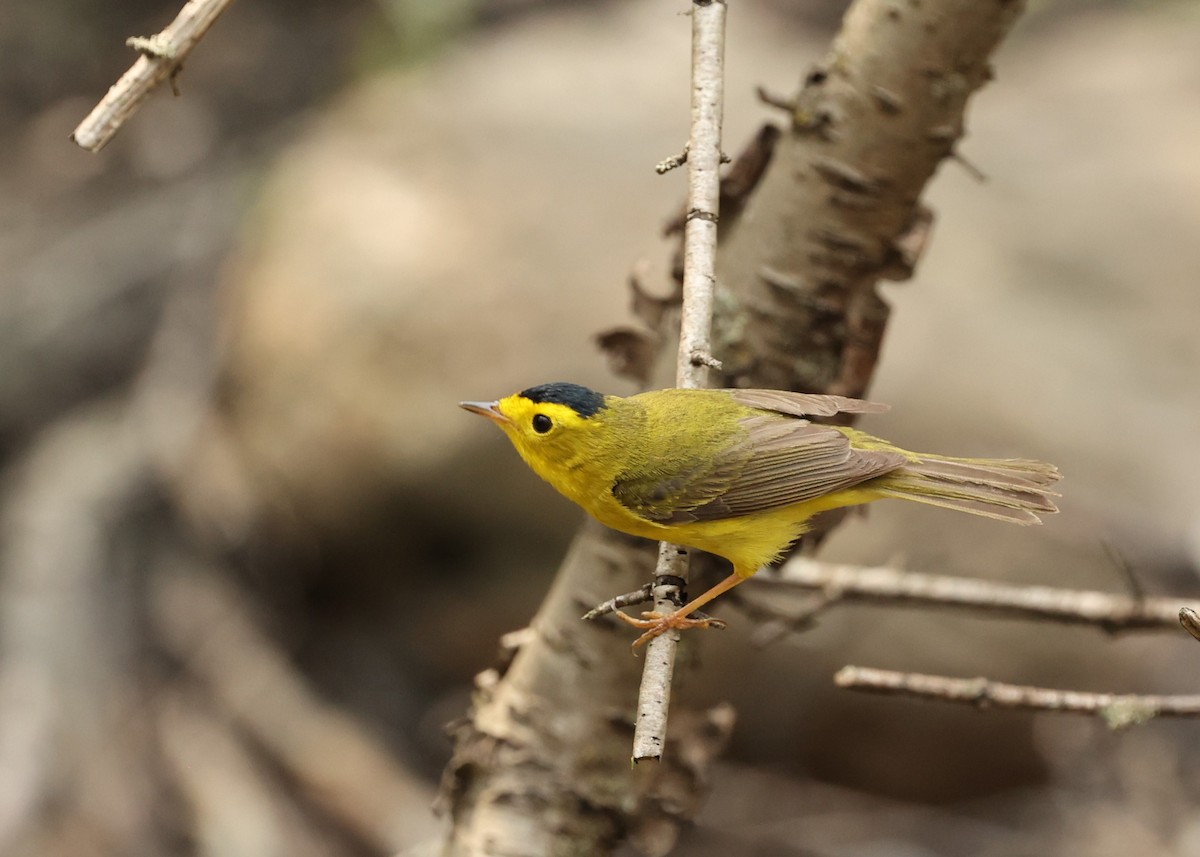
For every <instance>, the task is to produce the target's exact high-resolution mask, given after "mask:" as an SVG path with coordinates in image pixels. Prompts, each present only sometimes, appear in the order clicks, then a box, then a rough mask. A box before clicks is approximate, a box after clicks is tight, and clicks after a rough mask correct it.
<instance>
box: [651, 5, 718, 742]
mask: <svg viewBox="0 0 1200 857" xmlns="http://www.w3.org/2000/svg"><path fill="white" fill-rule="evenodd" d="M724 90H725V3H724V0H693V3H692V128H691V136H690V137H689V139H688V145H687V149H686V150H685V151H686V152H687V168H688V203H687V215H686V223H685V226H684V242H683V312H682V318H681V320H680V332H679V357H678V363H677V364H676V370H675V383H676V385H677V386H679V387H688V388H696V387H706V386H708V370H709V367H710V366H712V365H713V363H714V362H715V358H714V357H713V355H712V314H713V286H714V285H715V283H716V266H717V216H718V213H719V209H720V195H721V176H720V166H721V121H722V113H723V110H724V97H725V96H724ZM687 579H688V557H687V552H686V551H685V550H682V549H680V548H678V547H676V546H674V545H669V544H666V543H664V544H663V545H662V546H661V547H660V549H659V557H658V566H657V567H656V568H655V570H654V588H653V592H654V609H655V610H656V611H658V612H659V613H664V614H665V613H670V612H672V611H673V610H676V609H678V608H679V606H681V605H682V603H683V589H684V587H685V586H686V585H687ZM681 584H682V585H681ZM678 641H679V632H678V631H671V632H669V633H666V634H661V635H660V636H658V637H655V638H654V639H653V640H651V641H650V642H649V644H648V645H647V646H646V666H645V668H644V669H643V671H642V683H641V688H640V690H639V691H638V706H637V722H636V725H635V728H634V735H633V761H634V762H638V761H641V760H643V759H659V758H661V757H662V748H663V743H664V742H665V740H666V734H667V711H668V708H669V707H670V703H671V676H672V675H673V674H674V671H675V647H676V644H677V643H678Z"/></svg>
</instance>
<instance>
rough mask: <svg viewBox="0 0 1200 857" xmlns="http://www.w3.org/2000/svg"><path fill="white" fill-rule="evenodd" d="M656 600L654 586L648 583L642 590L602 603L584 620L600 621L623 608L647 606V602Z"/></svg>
mask: <svg viewBox="0 0 1200 857" xmlns="http://www.w3.org/2000/svg"><path fill="white" fill-rule="evenodd" d="M653 600H654V584H653V583H647V584H646V585H645V586H643V587H642V588H641V589H635V590H634V591H633V592H626V593H625V594H624V595H618V596H616V597H614V598H610V599H608V600H607V601H604V602H601V603H600V604H597V605H596V606H595V607H593V608H592V609H591V610H589V611H588V612H586V613H584V614H583V618H584V619H587V620H588V621H591V620H593V619H599V618H600V617H601V616H607V615H608V614H609V613H612V612H614V611H617V610H620V609H621V608H622V607H633V606H634V605H637V604H645V603H646V602H647V601H653Z"/></svg>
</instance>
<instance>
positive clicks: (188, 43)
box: [71, 0, 233, 152]
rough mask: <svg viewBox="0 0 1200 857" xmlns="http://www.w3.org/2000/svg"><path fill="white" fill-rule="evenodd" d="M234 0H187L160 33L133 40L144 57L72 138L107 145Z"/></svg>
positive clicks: (95, 147)
mask: <svg viewBox="0 0 1200 857" xmlns="http://www.w3.org/2000/svg"><path fill="white" fill-rule="evenodd" d="M232 2H233V0H188V3H187V4H185V5H184V7H183V8H182V9H180V10H179V14H178V15H177V16H176V17H175V20H174V21H172V22H171V23H170V24H168V25H167V26H166V27H165V28H164V29H163V30H162V32H160V33H156V34H154V35H153V36H149V37H141V36H135V37H133V38H130V39H129V40H128V41H127V42H126V44H128V45H129V46H130V47H131V48H133V49H134V50H136V51H138V52H139V53H140V54H141V56H140V57H138V59H137V62H135V63H134V64H133V65H132V66H130V68H129V70H128V71H127V72H125V74H123V75H121V77H120V79H119V80H118V81H117V82H116V83H114V84H113V85H112V87H111V88H110V89H109V90H108V92H107V93H106V94H105V96H104V97H103V98H102V99H100V103H99V104H97V105H96V106H95V107H94V108H92V112H91V113H89V114H88V115H87V117H86V118H85V119H84V120H83V121H82V122H80V123H79V125H78V127H76V128H75V131H74V133H72V134H71V139H72V140H74V141H75V142H76V143H77V144H79V145H80V146H81V147H83V148H84V149H87V150H88V151H90V152H98V151H100V150H101V149H102V148H104V146H105V144H107V143H108V141H109V140H111V139H112V138H113V136H114V135H115V134H116V133H117V131H119V130H120V129H121V126H122V125H124V124H125V121H126V120H127V119H129V117H130V116H132V115H133V114H134V113H136V112H137V109H138V107H139V106H140V105H141V103H142V101H143V100H144V99H145V98H146V96H147V95H149V94H150V92H151V91H152V90H153V89H154V88H155V87H156V86H158V85H159V84H160V83H162V82H163V81H164V80H167V79H168V78H171V79H174V77H175V75H176V74H178V73H179V71H180V69H182V68H183V61H184V60H185V59H187V56H188V54H189V53H191V51H192V48H194V47H195V46H196V45H197V44H198V43H199V41H200V40H201V39H202V38H204V34H205V33H207V32H208V28H209V27H211V26H212V25H213V23H214V22H215V21H216V20H217V18H218V17H220V15H221V13H222V12H224V11H225V10H226V9H227V8H228V7H229V5H230V4H231V3H232Z"/></svg>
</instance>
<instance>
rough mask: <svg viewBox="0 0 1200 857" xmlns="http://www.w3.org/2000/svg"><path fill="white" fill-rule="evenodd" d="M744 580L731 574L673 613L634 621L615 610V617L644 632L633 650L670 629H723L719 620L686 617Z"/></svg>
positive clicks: (634, 642)
mask: <svg viewBox="0 0 1200 857" xmlns="http://www.w3.org/2000/svg"><path fill="white" fill-rule="evenodd" d="M746 579H747V578H745V577H742V575H740V574H737V573H734V574H731V575H729V577H727V578H725V579H724V580H722V581H721V582H720V583H718V584H717V585H716V586H714V587H713V588H712V589H709V590H708V591H707V592H705V593H703V594H702V595H699V596H697V597H696V598H693V599H692V600H691V601H689V602H688V603H687V604H685V605H683V606H682V607H680V608H679V609H678V610H676V611H675V612H673V613H666V614H663V613H659V612H658V611H657V610H655V611H651V612H648V613H643V614H642V618H641V619H634V618H633V617H632V616H630V615H629V614H627V613H623V612H622V611H620V610H617V611H616V615H617V616H618V617H619V618H621V619H623V620H624V621H625V622H628V623H629V624H630V625H632V626H633V627H635V628H641V629H643V630H645V632H646V633H644V634H642V636H640V637H638V638H637V639H636V640H634V641H633V648H635V649H636V648H638V647H639V646H642V645H645V644H646V643H648V642H649V641H650V640H653V639H654V638H655V637H657V636H658V635H659V634H663V633H666V632H667V631H669V630H671V629H672V628H678V629H679V630H681V631H682V630H683V629H685V628H724V627H725V623H724V622H722V621H721V620H720V619H712V618H704V619H689V618H688V615H689V614H691V613H694V612H695V611H696V610H697V609H698V608H700V607H703V606H704V605H705V604H707V603H708V602H710V601H712V600H713V599H714V598H716V597H717V596H718V595H722V594H724V593H726V592H728V591H729V590H731V589H733V587H735V586H737V585H738V584H739V583H741V582H742V581H743V580H746Z"/></svg>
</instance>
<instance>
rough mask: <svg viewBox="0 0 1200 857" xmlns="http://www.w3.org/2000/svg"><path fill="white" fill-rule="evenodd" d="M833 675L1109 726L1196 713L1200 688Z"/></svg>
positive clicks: (844, 682)
mask: <svg viewBox="0 0 1200 857" xmlns="http://www.w3.org/2000/svg"><path fill="white" fill-rule="evenodd" d="M833 681H834V684H836V685H837V686H838V687H842V688H846V689H848V690H863V691H867V692H869V693H885V694H889V695H896V696H915V697H919V698H921V699H936V700H940V701H943V702H957V703H960V704H964V705H974V706H975V707H976V708H1021V709H1028V710H1033V711H1055V712H1066V713H1071V714H1096V715H1099V716H1100V717H1103V718H1104V720H1105V722H1106V723H1107V724H1108V725H1109V727H1110V728H1112V729H1122V728H1124V727H1127V726H1136V725H1138V724H1141V723H1145V722H1146V721H1148V720H1152V719H1154V718H1155V717H1200V694H1188V695H1183V694H1181V695H1171V696H1160V695H1153V694H1134V693H1129V694H1117V693H1089V692H1087V691H1079V690H1057V689H1054V688H1047V687H1030V686H1027V685H1019V684H1005V683H1003V682H998V681H991V680H990V679H986V678H950V677H949V676H940V675H923V674H921V673H905V672H896V671H894V670H877V669H871V668H869V667H857V666H847V667H842V669H840V670H838V673H837V675H835V676H834V677H833Z"/></svg>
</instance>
